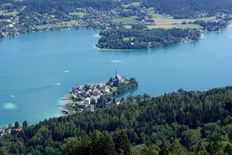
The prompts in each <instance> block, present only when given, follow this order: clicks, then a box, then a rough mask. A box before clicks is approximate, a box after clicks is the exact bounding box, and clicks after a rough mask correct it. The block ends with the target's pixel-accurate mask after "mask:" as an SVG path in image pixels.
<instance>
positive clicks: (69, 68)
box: [0, 26, 232, 125]
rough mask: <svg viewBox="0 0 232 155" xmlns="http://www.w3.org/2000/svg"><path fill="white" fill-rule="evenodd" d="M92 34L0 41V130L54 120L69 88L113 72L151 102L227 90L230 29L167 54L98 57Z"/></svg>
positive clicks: (230, 63) (156, 51)
mask: <svg viewBox="0 0 232 155" xmlns="http://www.w3.org/2000/svg"><path fill="white" fill-rule="evenodd" d="M97 33H98V31H94V30H67V31H55V32H38V33H31V34H28V35H21V36H17V37H15V38H6V39H3V40H2V41H0V55H1V56H0V124H1V125H3V124H8V123H12V122H14V121H16V120H17V121H20V122H22V121H24V120H27V121H28V122H30V123H35V122H38V121H40V120H43V119H45V118H49V117H53V116H58V115H60V109H59V108H58V106H57V104H58V102H59V100H60V98H61V97H62V96H64V95H65V94H66V93H67V92H68V91H69V89H70V88H72V86H74V85H75V84H84V83H98V82H105V81H107V80H108V78H109V77H110V76H113V75H114V72H115V70H116V69H117V70H118V72H119V73H120V74H122V75H124V76H126V77H135V78H136V79H137V80H138V81H139V88H138V89H137V90H136V91H135V92H134V93H133V94H134V95H136V94H143V93H147V94H149V95H153V96H157V95H161V94H163V93H167V92H172V91H176V90H178V89H179V88H183V89H185V90H207V89H210V88H214V87H223V86H226V85H232V71H231V66H232V27H231V26H229V27H228V28H227V29H226V30H224V31H222V32H220V33H207V34H204V36H203V37H202V39H201V40H200V41H198V42H187V43H182V44H179V45H175V46H172V47H169V48H160V49H149V50H128V51H123V50H122V51H120V50H116V51H106V50H104V51H99V50H97V49H96V48H95V47H94V45H95V44H96V42H97V39H98V37H97V35H96V34H97Z"/></svg>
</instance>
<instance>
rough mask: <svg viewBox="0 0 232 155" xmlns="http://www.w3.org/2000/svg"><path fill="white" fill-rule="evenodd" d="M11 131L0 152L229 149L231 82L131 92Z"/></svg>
mask: <svg viewBox="0 0 232 155" xmlns="http://www.w3.org/2000/svg"><path fill="white" fill-rule="evenodd" d="M18 127H19V124H18V123H17V122H16V123H15V127H13V131H14V128H15V130H16V129H17V128H18ZM13 131H12V134H11V135H7V136H4V137H1V140H0V154H3V155H7V154H8V153H10V154H13V155H14V154H28V155H29V154H33V155H37V154H38V155H40V154H41V155H42V154H51V155H52V154H54V155H55V154H70V155H72V154H101V153H103V154H136V155H140V154H147V155H150V154H173V155H180V154H191V155H193V154H202V155H203V154H204V155H207V154H209V155H213V154H215V155H216V154H225V155H230V154H231V153H232V87H226V88H222V89H213V90H209V91H206V92H187V91H184V90H179V91H178V92H175V93H170V94H164V95H162V96H160V97H150V96H148V95H146V94H144V95H142V96H136V97H128V99H127V100H124V101H123V100H122V104H121V105H119V106H117V105H115V106H112V107H111V108H105V109H104V108H103V109H98V110H97V111H96V112H94V113H91V112H83V113H78V114H76V115H72V116H68V117H61V118H53V119H49V120H45V121H43V122H41V123H39V124H36V125H32V126H28V125H27V124H26V123H25V122H24V123H23V130H22V131H21V132H16V131H15V132H13Z"/></svg>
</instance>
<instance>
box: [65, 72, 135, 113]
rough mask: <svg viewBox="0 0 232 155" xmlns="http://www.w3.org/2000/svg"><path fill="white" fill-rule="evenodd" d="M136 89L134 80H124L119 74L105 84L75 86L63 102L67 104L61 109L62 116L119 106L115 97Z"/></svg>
mask: <svg viewBox="0 0 232 155" xmlns="http://www.w3.org/2000/svg"><path fill="white" fill-rule="evenodd" d="M137 87H138V82H137V81H136V79H135V78H130V79H126V78H124V77H122V76H121V75H119V74H117V73H116V74H115V77H114V78H110V79H109V80H108V82H107V83H99V84H85V85H76V86H75V87H73V88H72V90H71V91H70V92H69V93H68V95H67V96H66V98H65V100H66V101H67V102H68V104H65V105H64V108H63V109H62V113H63V114H74V113H76V112H83V111H91V112H94V111H95V109H96V108H102V107H105V106H107V105H110V104H119V103H120V102H119V101H116V99H115V98H116V97H117V96H120V95H123V94H125V93H127V92H128V91H130V90H133V89H135V88H137Z"/></svg>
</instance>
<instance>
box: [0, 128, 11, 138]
mask: <svg viewBox="0 0 232 155" xmlns="http://www.w3.org/2000/svg"><path fill="white" fill-rule="evenodd" d="M9 134H11V129H7V128H0V136H5V135H9Z"/></svg>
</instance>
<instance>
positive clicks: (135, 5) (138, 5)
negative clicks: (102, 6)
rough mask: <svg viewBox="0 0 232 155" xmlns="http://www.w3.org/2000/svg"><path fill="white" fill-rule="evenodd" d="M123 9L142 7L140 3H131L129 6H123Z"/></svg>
mask: <svg viewBox="0 0 232 155" xmlns="http://www.w3.org/2000/svg"><path fill="white" fill-rule="evenodd" d="M122 7H123V8H129V7H140V2H134V3H130V4H127V5H122Z"/></svg>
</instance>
